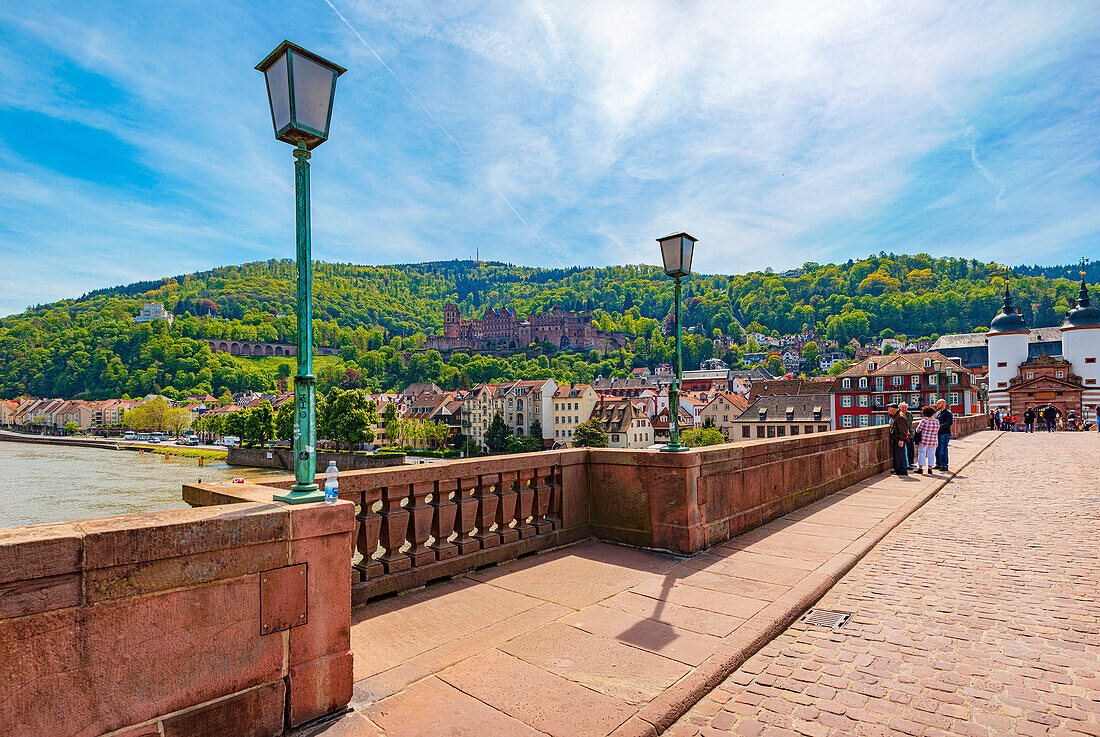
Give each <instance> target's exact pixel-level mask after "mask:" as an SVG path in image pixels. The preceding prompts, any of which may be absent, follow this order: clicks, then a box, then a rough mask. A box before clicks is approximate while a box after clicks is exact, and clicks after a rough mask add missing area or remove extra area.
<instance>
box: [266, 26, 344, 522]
mask: <svg viewBox="0 0 1100 737" xmlns="http://www.w3.org/2000/svg"><path fill="white" fill-rule="evenodd" d="M256 69H257V70H259V71H261V72H263V74H264V78H265V80H266V82H267V98H268V103H269V104H270V106H271V122H272V125H273V126H274V127H275V138H277V139H278V140H280V141H283V142H284V143H289V144H292V145H293V146H294V194H295V204H296V212H297V216H296V228H295V234H296V244H297V263H298V285H297V287H298V288H297V307H298V372H297V374H296V375H295V376H294V485H293V486H291V487H290V491H289V492H288V493H286V494H276V495H275V500H276V501H281V502H289V503H291V504H302V503H305V502H317V501H324V498H325V495H324V492H322V491H321V490H320V489H319V488H318V487H317V484H316V482H314V480H313V477H314V476H315V475H316V472H317V387H316V385H315V379H314V376H313V290H312V285H311V281H312V271H313V269H312V260H311V259H312V256H311V254H310V242H309V156H310V154H309V152H310V151H312V150H313V149H315V148H317V147H318V146H320V145H321V144H322V143H324V142H325V141H326V140H328V131H329V123H330V122H331V120H332V98H333V96H334V93H335V91H336V78H337V77H339V76H340V75H341V74H343V73H344V72H345V71H347V70H346V69H344V68H343V67H341V66H338V65H336V64H333V63H332V62H330V61H328V60H326V59H323V58H321V57H320V56H317V55H316V54H314V53H312V52H310V51H306V50H305V49H303V48H302V47H301V46H298V45H296V44H292V43H290V42H289V41H283V42H282V43H281V44H279V45H278V46H277V47H276V48H275V50H274V51H272V52H271V53H270V54H268V55H267V57H266V58H265V59H264V60H263V61H261V62H260V63H259V64H258V65H256Z"/></svg>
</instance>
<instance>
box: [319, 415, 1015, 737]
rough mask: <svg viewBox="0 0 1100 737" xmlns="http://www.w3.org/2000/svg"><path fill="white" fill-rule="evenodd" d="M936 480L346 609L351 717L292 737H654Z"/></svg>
mask: <svg viewBox="0 0 1100 737" xmlns="http://www.w3.org/2000/svg"><path fill="white" fill-rule="evenodd" d="M993 437H994V436H993V434H992V433H980V434H978V435H974V436H971V437H969V438H966V439H963V440H960V441H957V442H956V443H955V446H956V447H955V456H954V460H955V463H956V464H957V465H961V464H962V463H964V462H965V461H966V460H968V459H969V458H972V457H974V456H975V455H976V454H977V453H979V452H981V451H982V449H984V448H985V447H986V446H987V445H988V444H989V443H990V442H991V441H992V439H993ZM944 481H945V477H944V476H943V475H938V476H937V477H935V478H929V477H927V476H925V477H922V476H910V477H909V478H907V479H900V478H896V477H891V476H886V475H883V476H878V477H875V478H872V479H868V480H867V481H864V482H862V483H860V484H857V485H855V486H853V487H851V488H849V489H846V490H844V491H842V492H839V493H837V494H834V495H832V496H830V497H828V498H827V499H824V500H822V501H820V502H817V503H815V504H812V505H810V506H808V507H805V508H803V509H801V510H799V511H797V512H794V513H792V514H790V515H787V516H786V517H783V518H781V519H778V520H775V521H773V522H771V523H769V524H767V525H764V526H763V527H760V528H758V529H756V530H753V531H750V532H748V533H746V534H744V535H741V536H739V537H737V538H735V539H733V540H730V541H729V542H727V543H725V544H724V545H721V546H719V547H716V548H714V549H712V550H709V551H707V552H705V553H702V554H700V555H697V556H695V557H693V558H689V559H682V558H677V557H674V556H669V555H660V554H656V553H650V552H646V551H641V550H634V549H630V548H624V547H619V546H614V545H604V544H600V543H595V542H587V543H581V544H578V545H574V546H571V547H568V548H565V549H562V550H558V551H554V552H551V553H548V554H545V555H537V556H530V557H527V558H524V559H522V560H520V561H518V562H515V563H511V564H507V565H502V566H498V567H491V568H487V569H483V570H481V571H478V572H476V573H474V574H471V575H470V576H468V577H465V578H461V579H456V580H453V581H447V582H444V583H437V584H432V585H430V586H428V587H427V588H425V589H422V590H420V591H415V592H412V593H409V594H407V595H404V596H399V597H393V598H389V599H381V600H378V601H376V602H373V603H371V604H368V605H367V606H366V607H363V608H362V609H359V610H357V611H356V612H354V613H353V626H352V648H353V651H354V653H355V678H356V684H355V694H354V698H353V703H352V706H353V708H354V711H353V712H352V713H351V714H349V715H348V716H346V717H345V718H344V719H342V720H341V721H340V722H339V723H337V724H334V725H326V726H325V728H324V730H323V731H317V730H310V731H308V732H304V733H303V735H305V734H309V735H314V734H316V735H322V734H323V735H324V736H325V737H344V736H350V735H356V736H357V737H358V736H359V735H377V734H385V735H391V736H393V737H406V736H409V737H412V736H419V735H450V736H457V735H478V736H479V737H481V736H483V735H484V736H487V737H499V736H510V735H523V736H531V735H553V736H554V737H605V736H606V735H614V736H615V737H627V736H628V735H653V734H655V733H656V732H657V731H658V730H660V729H663V728H666V727H668V726H669V725H670V724H671V723H672V722H673V721H674V720H675V719H676V717H677V716H679V715H680V714H683V713H684V711H685V710H686V709H687V707H688V706H689V705H691V704H694V703H695V702H696V701H698V700H699V699H700V698H702V697H703V696H704V695H705V694H707V693H708V692H709V691H710V690H711V689H713V688H714V687H715V686H716V685H718V684H720V683H721V682H722V680H723V679H724V678H725V677H726V676H727V675H729V674H730V673H731V672H733V670H734V669H735V668H736V667H737V666H738V665H740V664H742V663H743V662H744V661H745V658H747V657H748V655H749V654H751V653H753V652H755V651H756V650H757V649H759V648H760V647H761V646H762V645H763V644H764V643H766V642H768V641H770V640H771V639H772V638H773V637H775V636H776V635H777V634H780V633H781V632H783V630H784V629H785V627H786V626H787V625H788V624H789V623H790V622H791V621H793V620H794V618H795V617H797V616H798V615H799V614H800V613H801V612H802V611H803V610H804V609H805V607H806V606H808V605H809V604H810V603H811V602H812V601H814V600H816V599H817V598H818V597H820V596H821V595H822V594H823V593H825V592H826V591H827V590H828V589H829V588H830V587H831V586H832V585H833V584H834V583H835V582H836V581H837V580H838V579H839V578H840V576H842V575H843V574H844V573H845V572H846V571H848V570H849V569H850V568H851V567H852V565H854V563H855V561H856V560H858V558H859V557H861V556H862V555H863V554H864V553H866V551H867V550H869V549H870V548H871V547H872V546H873V545H874V544H875V543H876V542H877V541H878V540H880V539H881V538H882V536H883V535H884V534H885V533H886V531H888V530H889V529H891V528H893V527H894V526H895V525H896V524H897V523H898V522H900V521H901V520H903V519H904V518H905V517H906V516H907V515H908V514H909V513H911V512H912V510H913V509H914V508H915V507H917V506H918V505H919V504H921V503H923V502H924V501H925V500H926V499H927V498H928V497H929V496H930V495H931V494H932V493H934V491H935V490H936V489H937V488H938V486H939V485H940V484H942V483H944Z"/></svg>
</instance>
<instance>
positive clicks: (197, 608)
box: [0, 502, 354, 737]
mask: <svg viewBox="0 0 1100 737" xmlns="http://www.w3.org/2000/svg"><path fill="white" fill-rule="evenodd" d="M353 525H354V509H353V507H352V505H351V504H348V503H346V502H341V503H339V504H336V505H325V504H312V505H302V506H299V507H290V506H288V505H282V504H272V503H267V504H238V505H233V506H224V507H210V508H206V509H192V510H181V511H174V512H158V513H150V514H137V515H128V516H125V517H114V518H107V519H98V520H86V521H82V522H74V523H67V524H54V525H38V526H33V527H15V528H6V529H0V725H3V726H2V727H0V731H2V732H3V733H4V734H5V735H10V736H11V737H23V736H26V737H41V735H51V737H53V736H57V737H62V736H67V735H99V734H104V733H107V732H112V731H113V730H124V731H122V732H121V733H120V734H125V735H127V736H132V737H139V736H145V735H215V734H217V735H231V734H244V733H247V734H249V735H256V736H257V737H263V736H266V735H278V734H282V733H283V731H284V729H285V728H286V727H289V726H294V725H298V724H301V723H303V722H305V721H308V720H310V719H313V718H315V717H318V716H320V715H323V714H326V713H329V712H331V711H334V710H336V709H338V708H340V707H342V706H343V705H345V704H346V703H347V702H348V701H349V700H350V698H351V684H352V661H351V651H350V626H351V601H350V598H349V596H348V579H349V577H350V576H351V552H352V529H353Z"/></svg>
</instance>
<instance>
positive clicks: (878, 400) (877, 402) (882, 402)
mask: <svg viewBox="0 0 1100 737" xmlns="http://www.w3.org/2000/svg"><path fill="white" fill-rule="evenodd" d="M874 406H875V407H885V406H886V397H884V396H882V395H881V394H876V395H875V399H874Z"/></svg>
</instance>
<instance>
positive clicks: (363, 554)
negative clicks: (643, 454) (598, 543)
mask: <svg viewBox="0 0 1100 737" xmlns="http://www.w3.org/2000/svg"><path fill="white" fill-rule="evenodd" d="M587 454H588V451H586V450H583V449H581V450H566V451H552V452H544V453H522V454H517V455H509V456H498V457H491V458H473V459H467V460H462V461H450V462H442V463H428V464H423V465H417V466H402V467H399V468H381V469H370V470H364V471H351V472H348V473H342V474H341V475H340V498H341V499H345V500H347V501H350V502H353V503H354V504H355V507H356V515H355V522H356V529H355V555H354V566H353V574H352V601H353V602H354V603H355V604H359V603H362V602H365V601H367V600H368V599H370V598H372V597H375V596H379V595H381V594H386V593H391V592H394V591H404V590H408V589H411V588H416V587H417V586H422V585H424V584H425V583H427V582H429V581H432V580H435V579H439V578H445V577H449V576H455V575H459V574H462V573H467V572H469V571H473V570H475V569H477V568H479V567H481V566H484V565H488V564H490V563H499V562H502V561H506V560H512V559H515V558H517V557H519V556H521V555H526V554H528V553H532V552H535V551H539V550H547V549H550V548H554V547H559V546H561V545H565V544H567V543H571V542H576V541H577V540H581V539H584V538H585V537H588V535H589V528H588V519H587V511H588V502H587V496H588V493H587V488H588V485H587V477H586V471H587V469H586V468H585V461H586V459H587ZM259 483H261V484H263V485H262V486H260V485H252V484H249V485H242V484H234V485H228V484H196V485H188V486H185V487H184V499H186V500H187V501H188V502H189V503H191V504H194V505H204V504H212V503H213V504H219V503H231V502H234V501H243V500H255V501H260V500H262V499H263V498H265V497H266V498H270V497H271V494H272V491H273V489H272V488H271V487H276V488H279V489H288V488H290V486H291V485H292V484H293V483H294V479H293V477H290V476H287V477H278V478H273V479H260V480H259Z"/></svg>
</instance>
